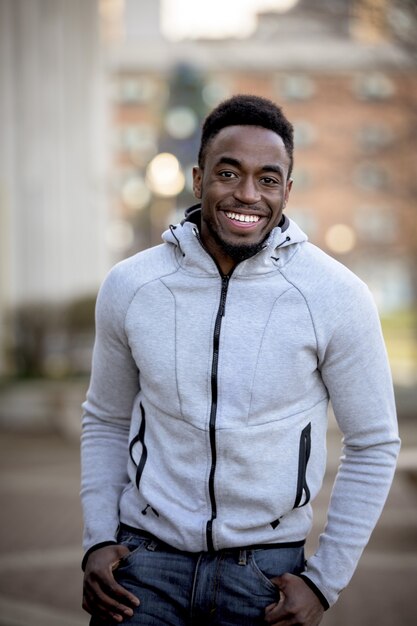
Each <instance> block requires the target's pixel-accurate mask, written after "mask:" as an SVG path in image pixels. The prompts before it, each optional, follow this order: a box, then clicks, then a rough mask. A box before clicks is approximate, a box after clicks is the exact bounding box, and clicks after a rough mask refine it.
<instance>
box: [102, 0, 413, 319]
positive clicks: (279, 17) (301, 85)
mask: <svg viewBox="0 0 417 626" xmlns="http://www.w3.org/2000/svg"><path fill="white" fill-rule="evenodd" d="M115 4H117V2H113V6H115ZM119 4H120V3H119ZM158 4H159V3H157V2H153V1H151V0H149V1H142V2H137V1H136V0H125V3H124V12H123V11H122V10H120V13H119V16H118V18H119V20H120V32H122V31H123V29H124V37H123V38H121V40H119V41H117V38H116V40H113V42H110V43H109V45H108V46H107V56H106V66H107V71H108V80H109V90H110V97H111V100H112V111H113V117H112V127H113V138H112V139H113V141H112V146H113V167H112V180H111V185H110V187H111V189H110V193H111V195H112V207H113V212H114V215H115V216H117V219H118V231H117V232H118V233H120V234H123V233H124V238H123V236H121V237H120V238H119V239H118V243H119V244H120V250H119V253H120V254H121V255H125V254H129V253H131V252H133V251H134V250H136V249H138V248H141V247H146V246H147V245H149V244H154V243H158V241H159V236H160V230H161V229H162V227H163V225H166V224H167V223H168V221H169V220H173V219H176V217H178V215H180V214H181V212H182V210H183V208H184V207H185V206H187V204H191V203H192V202H193V197H192V194H191V192H190V186H189V184H190V169H191V166H192V165H193V164H194V162H195V158H196V150H195V143H194V142H193V136H194V135H193V133H194V128H195V125H196V124H199V122H200V120H201V117H202V115H203V114H204V112H206V111H208V110H209V109H210V108H211V107H212V106H213V105H215V104H217V103H218V102H219V101H220V100H221V99H223V98H224V97H227V96H229V95H231V94H233V93H236V92H250V93H256V94H258V95H264V96H266V97H269V98H271V99H273V100H274V101H276V102H278V103H280V104H281V105H282V106H283V108H284V110H285V112H286V113H287V114H288V116H289V118H290V119H291V120H292V121H293V122H294V124H295V132H296V158H295V170H294V180H295V182H294V188H293V192H292V198H291V201H290V205H289V210H288V213H289V214H290V216H293V217H294V218H295V219H296V220H297V221H298V222H299V224H300V225H301V226H302V227H303V228H304V229H305V230H306V232H307V233H308V235H309V237H310V239H311V240H312V241H313V242H315V243H317V244H318V245H320V246H321V247H323V248H324V249H325V250H327V251H328V252H329V253H330V254H332V255H333V256H336V257H338V258H340V259H341V260H342V261H343V262H344V263H346V264H347V265H349V266H350V267H352V269H354V270H355V271H356V272H357V273H358V274H359V275H360V276H362V277H363V278H364V279H365V280H366V281H367V282H368V284H370V286H371V288H372V289H373V291H374V293H375V296H376V298H377V301H378V303H379V305H380V307H381V310H382V311H385V312H387V311H391V310H394V309H398V308H401V307H407V306H408V305H409V304H410V302H411V301H412V299H413V297H414V292H413V280H414V278H413V268H414V267H415V264H416V261H417V254H416V244H415V241H416V226H415V217H414V210H413V198H414V197H415V191H416V174H417V171H416V163H415V160H413V157H412V155H413V153H414V146H415V136H416V110H417V73H416V64H415V61H413V58H412V56H411V55H410V54H409V52H408V51H407V50H406V49H405V47H404V48H403V47H401V46H400V45H398V43H397V41H396V40H395V36H394V33H393V29H392V24H391V25H390V22H389V19H388V18H389V16H390V12H389V10H388V9H389V8H390V5H392V4H393V3H390V2H389V1H388V0H387V1H379V0H378V1H375V0H366V1H362V2H351V1H349V0H335V1H333V2H328V1H326V0H314V1H300V2H298V4H297V5H296V6H295V7H294V8H293V9H291V10H289V11H288V12H284V13H280V12H268V13H263V14H259V15H258V27H257V30H256V32H255V33H254V34H253V35H252V36H251V37H249V38H246V39H244V40H242V39H231V38H229V39H223V40H220V41H219V40H196V41H193V40H188V41H179V42H175V43H172V42H169V41H167V40H164V39H163V38H162V36H161V34H160V16H159V12H158ZM122 8H123V7H122V6H121V4H120V9H122ZM404 19H405V17H404V16H403V23H404ZM403 25H404V24H403ZM187 129H188V131H187ZM187 132H188V134H187ZM181 133H183V134H184V136H182V135H181ZM162 138H164V139H163V141H162V142H161V140H162ZM169 138H170V139H171V141H169ZM161 151H163V152H165V151H169V152H173V153H174V154H176V155H177V156H178V157H179V161H180V168H181V170H182V171H183V174H184V183H183V185H184V191H183V192H182V193H180V194H179V195H178V189H175V196H174V194H172V196H171V197H169V194H168V197H166V196H165V197H162V194H159V193H158V190H155V189H153V190H152V189H150V186H149V184H147V176H148V174H147V173H148V167H149V163H150V162H152V159H153V158H154V157H155V155H156V154H157V153H158V152H161ZM155 216H156V217H155ZM149 221H151V223H155V222H156V223H157V224H158V226H159V225H162V227H161V228H152V225H151V226H150V225H149Z"/></svg>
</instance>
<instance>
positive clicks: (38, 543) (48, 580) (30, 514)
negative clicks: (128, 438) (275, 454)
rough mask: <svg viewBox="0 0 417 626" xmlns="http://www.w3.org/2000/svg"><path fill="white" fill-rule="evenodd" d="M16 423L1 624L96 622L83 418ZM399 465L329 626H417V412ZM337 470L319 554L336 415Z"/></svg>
mask: <svg viewBox="0 0 417 626" xmlns="http://www.w3.org/2000/svg"><path fill="white" fill-rule="evenodd" d="M68 419H71V420H74V419H76V420H77V421H76V423H72V425H71V426H68V425H67V426H66V427H65V428H62V427H59V428H56V427H51V424H49V428H47V427H46V426H45V425H43V427H42V428H34V425H33V424H30V425H28V424H26V425H25V427H20V428H17V429H12V428H10V423H7V424H6V425H5V423H4V420H3V422H1V420H0V523H1V528H2V533H1V535H0V626H87V624H88V616H87V615H86V614H85V613H84V612H83V611H82V609H81V606H80V605H81V586H82V573H81V570H80V562H81V557H82V552H81V548H80V543H81V509H80V504H79V496H78V493H79V446H78V432H79V420H78V418H75V417H74V412H71V411H70V412H69V413H68ZM400 430H401V435H402V438H403V442H404V444H403V450H402V452H401V457H400V463H399V469H398V471H397V474H396V477H395V480H394V484H393V487H392V490H391V493H390V496H389V499H388V502H387V505H386V507H385V509H384V512H383V514H382V516H381V519H380V521H379V524H378V526H377V528H376V530H375V532H374V534H373V536H372V538H371V541H370V543H369V545H368V547H367V549H366V550H365V553H364V555H363V557H362V559H361V561H360V565H359V567H358V569H357V571H356V573H355V575H354V577H353V579H352V581H351V583H350V585H349V586H348V588H347V589H346V590H345V591H344V592H343V593H342V595H341V597H340V599H339V601H338V602H337V603H336V605H335V606H334V607H333V608H332V609H331V610H330V611H328V612H327V613H326V614H325V616H324V619H323V622H322V624H323V626H352V625H354V626H374V625H376V624H377V625H378V626H393V624H401V626H415V624H416V609H415V596H416V592H417V524H416V522H417V417H416V419H415V420H411V419H407V420H406V421H405V422H404V423H400ZM328 443H329V455H328V473H327V474H326V479H325V483H324V488H323V490H322V492H321V494H320V496H319V497H318V498H317V500H316V502H315V507H314V511H315V524H314V530H313V533H312V535H311V537H310V538H309V541H308V544H307V554H309V553H311V551H312V550H313V549H314V546H315V544H316V541H317V537H318V534H319V531H320V528H322V526H323V524H324V520H325V512H326V508H327V502H328V498H329V494H330V490H331V485H332V480H333V477H334V474H335V471H336V468H337V464H338V459H339V455H340V434H339V432H338V431H337V427H336V426H335V424H334V423H333V422H332V423H331V425H330V429H329V436H328Z"/></svg>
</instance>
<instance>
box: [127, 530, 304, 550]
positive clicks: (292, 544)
mask: <svg viewBox="0 0 417 626" xmlns="http://www.w3.org/2000/svg"><path fill="white" fill-rule="evenodd" d="M119 528H120V530H124V531H126V532H129V533H131V534H132V535H138V536H139V537H142V538H144V539H150V540H151V541H155V542H156V543H158V545H159V547H160V549H163V550H166V551H167V552H187V550H180V549H179V548H174V546H171V545H169V544H168V543H166V542H165V541H162V539H159V538H158V537H156V536H155V535H153V534H152V533H150V532H148V531H147V530H141V529H140V528H135V527H134V526H129V525H128V524H124V523H123V522H121V523H120V525H119ZM305 542H306V540H305V539H301V540H300V541H287V542H282V543H256V544H252V545H249V546H233V547H230V548H221V549H220V550H214V552H227V553H233V554H234V553H236V554H239V553H240V552H241V551H242V550H277V549H283V548H302V547H303V546H304V544H305ZM202 552H204V550H202Z"/></svg>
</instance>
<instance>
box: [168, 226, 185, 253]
mask: <svg viewBox="0 0 417 626" xmlns="http://www.w3.org/2000/svg"><path fill="white" fill-rule="evenodd" d="M175 229H176V226H173V225H172V224H170V225H169V230H170V231H171V234H172V236H173V237H174V239H175V241H176V242H177V244H178V248H179V250H180V252H181V254H182V256H183V257H184V256H185V254H184V252H183V250H182V248H181V244H180V240H179V239H178V237H177V235H176V234H175V233H174V230H175Z"/></svg>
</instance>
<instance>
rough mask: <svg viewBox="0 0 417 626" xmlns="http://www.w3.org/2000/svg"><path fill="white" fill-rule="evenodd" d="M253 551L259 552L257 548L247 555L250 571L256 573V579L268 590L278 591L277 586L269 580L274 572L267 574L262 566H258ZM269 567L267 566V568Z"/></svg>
mask: <svg viewBox="0 0 417 626" xmlns="http://www.w3.org/2000/svg"><path fill="white" fill-rule="evenodd" d="M255 552H259V550H256V551H255V550H254V551H253V552H252V553H251V555H250V556H249V565H250V567H251V568H252V571H253V572H254V573H255V574H256V576H257V578H258V580H260V582H261V583H262V584H263V585H264V586H265V587H266V588H267V590H268V591H276V592H277V593H278V588H277V587H275V585H274V584H273V583H272V582H271V578H273V577H274V576H277V574H276V573H274V574H271V576H269V575H268V572H266V571H264V570H263V568H262V569H261V567H259V565H258V563H257V560H256V557H255ZM268 569H269V568H268Z"/></svg>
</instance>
